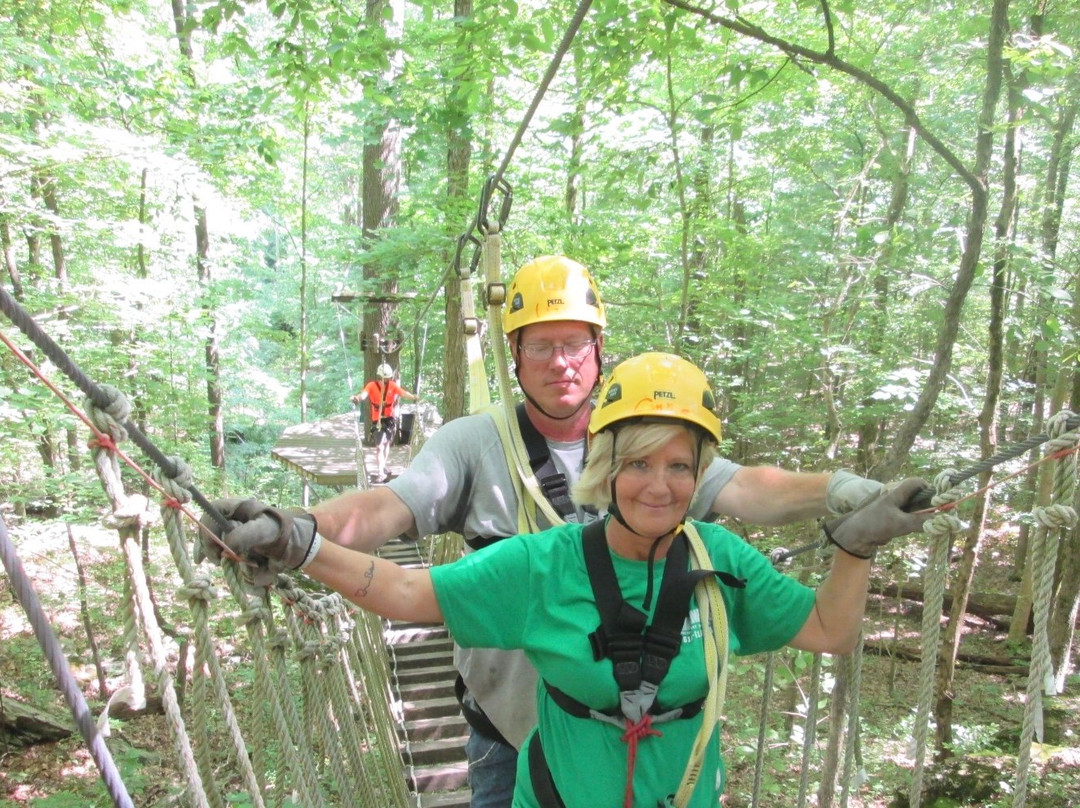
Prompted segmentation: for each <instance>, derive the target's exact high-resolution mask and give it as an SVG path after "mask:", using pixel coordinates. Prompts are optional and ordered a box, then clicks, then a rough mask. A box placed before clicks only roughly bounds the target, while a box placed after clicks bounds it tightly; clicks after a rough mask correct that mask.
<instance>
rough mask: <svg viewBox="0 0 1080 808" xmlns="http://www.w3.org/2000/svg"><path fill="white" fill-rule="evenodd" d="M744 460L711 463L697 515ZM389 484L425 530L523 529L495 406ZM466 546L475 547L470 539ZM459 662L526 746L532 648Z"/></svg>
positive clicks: (531, 717)
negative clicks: (493, 411) (528, 655)
mask: <svg viewBox="0 0 1080 808" xmlns="http://www.w3.org/2000/svg"><path fill="white" fill-rule="evenodd" d="M581 443H582V444H583V443H584V441H581ZM554 447H555V448H556V450H557V452H558V453H557V457H560V458H565V457H567V455H568V454H569V455H570V456H573V454H574V449H573V447H572V446H571V445H570V444H566V443H555V444H554ZM578 456H579V457H581V456H583V452H579V453H578ZM739 468H740V466H739V465H738V464H737V463H733V462H731V461H730V460H725V459H723V458H717V459H716V460H715V461H714V462H713V463H712V465H710V466H709V468H708V469H706V471H705V475H704V478H703V479H702V482H701V486H700V487H699V489H698V493H697V497H696V498H695V499H694V502H693V504H692V505H691V506H690V515H691V517H693V518H695V519H701V518H702V517H704V516H705V514H706V513H708V511H709V508H710V506H711V505H712V502H713V500H715V499H716V495H717V494H718V493H719V492H720V489H721V488H723V487H724V486H725V485H727V483H728V482H729V481H730V480H731V478H732V476H733V475H734V474H735V472H736V471H738V469H739ZM514 473H515V474H516V472H514ZM579 473H580V469H578V470H577V471H576V472H575V473H574V474H573V475H568V476H570V477H572V478H576V477H577V475H578V474H579ZM388 487H389V488H390V490H392V491H393V492H394V493H395V494H397V495H398V496H399V497H400V498H401V500H402V501H403V502H404V503H405V505H406V506H407V507H408V508H409V510H410V511H412V514H413V519H414V520H415V521H416V530H417V535H418V536H429V535H434V534H437V533H445V532H447V531H454V532H456V533H460V534H462V535H463V536H465V538H466V539H472V538H477V537H483V538H493V537H505V536H512V535H514V534H516V533H517V524H518V519H517V509H518V500H517V493H516V490H517V489H516V488H515V485H514V480H513V478H512V477H511V471H510V469H509V467H508V466H507V463H506V453H505V452H504V451H503V448H502V444H501V443H500V440H499V432H498V428H497V427H496V426H495V421H494V419H493V418H492V416H491V415H489V414H488V413H479V414H477V415H469V416H466V417H464V418H458V419H455V420H453V421H450V422H449V423H447V424H445V425H444V426H443V427H442V428H440V429H439V430H438V431H436V432H435V434H434V435H432V436H431V437H430V438H429V439H428V440H427V442H426V443H425V444H424V446H423V448H422V449H421V450H420V451H419V452H418V453H417V454H416V456H415V457H414V458H413V460H412V463H411V464H410V465H409V467H408V469H406V471H405V472H404V473H403V474H402V475H401V476H400V477H397V478H396V479H394V480H392V481H391V482H390V483H389V485H388ZM538 516H539V518H540V520H541V522H542V524H541V527H542V528H545V527H550V525H548V524H546V522H545V521H544V517H543V514H542V513H541V512H539V511H538ZM466 552H470V550H469V548H468V547H467V546H466ZM508 583H510V582H508ZM454 664H455V665H456V666H457V669H458V671H459V672H460V673H461V676H462V678H463V679H464V680H465V684H466V686H467V687H468V688H469V692H470V693H471V694H472V697H473V698H474V699H475V700H476V702H477V704H479V705H480V707H481V708H482V709H483V711H484V712H485V713H486V714H487V716H488V718H490V719H491V722H492V723H493V724H494V725H495V727H496V728H497V729H498V730H499V732H501V733H502V734H503V737H504V738H506V739H507V740H508V741H509V742H510V743H512V744H513V745H514V746H515V747H517V748H520V747H521V744H522V742H523V741H524V740H525V737H526V735H527V734H528V732H529V730H531V729H532V727H533V725H534V724H536V687H537V678H538V677H537V674H536V671H535V669H534V668H533V667H532V665H531V664H530V663H529V662H528V660H526V659H525V655H524V654H523V653H522V652H521V651H500V650H497V649H493V648H467V649H466V648H455V649H454Z"/></svg>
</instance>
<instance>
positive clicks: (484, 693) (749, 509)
mask: <svg viewBox="0 0 1080 808" xmlns="http://www.w3.org/2000/svg"><path fill="white" fill-rule="evenodd" d="M606 325H607V315H606V314H605V311H604V306H603V303H602V302H601V300H600V294H599V291H598V290H597V288H596V284H595V282H594V281H593V279H592V276H591V275H590V274H589V272H588V270H586V269H585V267H583V266H582V265H581V264H579V263H577V262H576V261H573V260H571V259H569V258H565V257H562V256H545V257H542V258H537V259H535V260H533V261H530V262H529V263H527V264H525V265H524V266H522V267H521V268H520V269H519V270H518V272H517V274H516V275H515V277H514V279H513V281H512V282H511V284H510V287H509V290H508V294H507V302H506V306H505V310H504V315H503V327H504V331H505V332H506V337H507V342H508V345H509V348H510V353H511V355H512V357H513V361H514V371H515V375H516V376H517V380H518V383H519V384H520V386H521V391H522V394H523V396H524V398H525V402H524V417H525V418H527V424H523V426H524V427H526V428H528V429H530V430H535V431H536V432H537V433H539V435H541V436H542V437H543V440H544V442H545V443H546V447H547V450H548V452H549V453H550V460H551V461H553V463H554V466H555V468H556V469H557V471H558V473H559V474H561V475H562V476H564V477H565V482H566V485H567V487H572V485H573V483H574V482H575V481H576V480H577V478H578V476H579V475H580V473H581V469H582V468H583V466H584V456H585V434H586V429H587V426H588V423H589V417H590V415H591V412H592V407H591V399H592V393H593V390H594V389H595V388H596V387H597V386H598V385H599V383H600V380H601V375H602V364H601V354H602V349H603V340H604V335H603V329H604V327H605V326H606ZM495 417H496V416H494V415H493V414H491V413H488V412H484V413H479V414H475V415H469V416H466V417H463V418H458V419H456V420H454V421H450V422H448V423H447V424H445V425H444V426H442V427H441V428H440V429H439V430H438V431H436V433H435V434H434V435H432V437H431V438H429V439H428V441H427V442H426V443H425V444H424V446H423V448H422V449H421V450H420V451H419V452H418V453H417V454H416V456H415V457H414V458H413V461H412V463H411V465H410V466H409V467H408V468H407V469H406V470H405V471H404V472H403V473H402V474H401V475H400V476H399V477H397V478H395V479H393V480H391V481H390V482H389V483H388V484H387V485H385V486H380V487H378V488H375V489H372V490H369V491H355V492H351V493H347V494H343V495H341V496H339V497H336V498H334V499H331V500H329V501H327V502H324V503H321V504H319V505H316V506H315V507H314V508H312V509H311V517H314V519H312V518H310V517H300V518H296V517H294V518H292V519H290V520H279V521H275V520H273V519H270V520H267V521H266V524H267V529H268V530H278V525H284V524H288V525H289V526H290V527H289V528H288V529H289V530H291V531H299V532H305V531H306V532H305V534H304V535H302V536H300V535H291V536H285V535H282V536H281V537H280V538H281V540H283V541H291V542H295V543H298V544H304V543H305V542H307V544H305V546H306V547H308V548H310V544H311V542H314V540H315V536H314V534H315V531H316V529H317V531H318V534H319V535H320V536H322V537H324V538H325V539H327V540H329V541H333V542H335V543H337V544H341V545H344V546H346V547H351V548H353V549H357V550H362V551H365V552H372V551H374V550H376V549H377V548H379V547H381V546H382V545H383V544H385V543H386V542H388V541H390V540H391V539H393V538H395V537H397V536H402V535H405V536H410V537H413V538H417V537H420V536H426V535H434V534H438V533H445V532H447V531H455V532H457V533H460V534H462V535H463V536H464V537H465V541H466V544H467V545H468V546H467V549H466V552H473V551H475V550H477V549H481V548H482V547H484V546H486V545H488V544H491V543H493V542H495V541H498V540H499V539H501V538H505V537H508V536H512V535H515V534H517V533H520V532H521V530H520V529H519V524H520V522H519V508H521V507H523V494H522V487H521V482H520V480H518V479H517V472H516V471H515V470H512V469H511V468H510V467H509V465H508V461H507V453H506V451H505V448H504V447H503V445H502V442H501V439H500V429H499V426H498V425H497V424H496V421H495ZM523 431H524V429H523ZM880 487H881V486H880V483H877V482H873V481H870V480H864V479H863V478H861V477H858V476H856V475H855V474H852V473H850V472H846V471H840V472H836V473H834V474H828V473H823V474H805V473H795V472H789V471H784V470H783V469H778V468H774V467H771V466H755V467H749V466H740V465H738V464H736V463H733V462H731V461H729V460H724V459H717V460H716V461H714V462H713V464H712V465H711V466H710V467H709V468H708V469H707V471H706V472H705V474H704V476H703V479H702V483H701V488H700V490H699V493H698V496H697V499H696V500H695V502H694V504H693V506H692V508H691V511H690V515H691V516H693V517H694V518H698V519H700V518H703V517H705V516H706V515H707V514H710V513H716V514H723V515H726V516H729V517H737V518H739V519H743V520H746V521H749V522H753V523H756V524H762V525H778V524H784V523H787V522H793V521H798V520H804V519H810V518H816V517H819V516H824V515H826V514H827V513H830V512H831V513H840V512H844V511H847V510H850V509H851V508H853V507H854V506H856V505H857V504H859V503H860V502H861V501H862V500H863V499H864V498H866V497H867V496H869V495H870V494H873V493H875V492H876V491H878V490H879V489H880ZM526 496H527V495H526ZM238 502H239V501H235V502H234V501H226V502H222V503H219V507H221V509H222V511H223V512H226V511H227V512H226V513H225V515H226V516H227V517H229V518H233V516H232V515H233V511H234V510H235V508H236V504H237V503H238ZM242 512H243V513H253V512H254V513H258V512H259V511H258V509H254V510H253V509H251V508H250V507H248V508H245V509H244V510H243V511H242ZM564 518H565V519H566V520H567V521H574V520H577V521H589V520H591V519H593V518H596V517H595V514H592V513H589V512H585V511H583V510H582V509H581V508H576V507H573V506H572V509H571V510H570V511H569V512H567V513H566V515H565V517H564ZM540 521H541V522H542V524H541V525H540V527H541V528H544V527H548V526H549V525H548V524H547V521H548V520H546V519H544V518H543V515H542V514H541V515H540ZM302 555H303V553H301V556H302ZM507 585H508V586H512V585H514V582H513V581H507ZM454 659H455V665H456V667H457V669H458V671H459V672H460V674H461V676H460V678H459V682H458V693H459V699H460V700H461V702H462V709H463V712H464V713H465V716H466V718H467V719H468V721H469V723H470V726H471V727H472V732H471V735H470V739H469V741H468V744H467V748H466V752H467V755H468V759H469V782H470V785H471V787H472V806H473V808H508V807H509V806H510V804H511V797H512V795H513V791H514V780H515V770H516V766H517V750H518V748H520V746H521V743H522V741H523V740H524V739H525V737H526V735H527V734H528V732H529V730H530V729H531V728H532V726H533V725H534V724H535V723H536V699H535V695H536V685H537V675H536V672H535V670H534V669H533V668H532V666H531V665H530V664H529V662H528V661H527V660H526V659H525V656H524V655H523V654H522V653H521V652H520V651H501V650H496V649H484V648H471V649H461V648H458V649H456V650H455V657H454Z"/></svg>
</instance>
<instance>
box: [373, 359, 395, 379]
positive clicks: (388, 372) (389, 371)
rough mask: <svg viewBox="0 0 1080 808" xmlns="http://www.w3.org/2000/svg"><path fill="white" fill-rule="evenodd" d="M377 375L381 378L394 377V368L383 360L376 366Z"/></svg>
mask: <svg viewBox="0 0 1080 808" xmlns="http://www.w3.org/2000/svg"><path fill="white" fill-rule="evenodd" d="M375 376H376V377H377V378H380V379H392V378H394V369H393V368H392V367H390V366H389V365H388V364H386V363H385V362H383V363H382V364H381V365H379V366H378V367H377V368H375Z"/></svg>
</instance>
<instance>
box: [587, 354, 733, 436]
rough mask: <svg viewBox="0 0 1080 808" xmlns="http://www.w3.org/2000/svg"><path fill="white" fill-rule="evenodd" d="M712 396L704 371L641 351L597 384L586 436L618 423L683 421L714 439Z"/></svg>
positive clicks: (716, 432) (716, 425)
mask: <svg viewBox="0 0 1080 808" xmlns="http://www.w3.org/2000/svg"><path fill="white" fill-rule="evenodd" d="M715 409H716V398H715V396H713V392H712V388H711V387H709V381H708V379H706V378H705V374H704V373H702V372H701V370H699V369H698V368H697V366H695V365H694V364H693V363H691V362H688V361H687V360H685V359H683V358H682V357H679V356H675V355H674V354H668V353H656V352H653V353H643V354H639V355H638V356H635V357H633V358H631V359H627V360H626V361H625V362H620V363H619V364H618V365H616V366H615V369H614V370H613V371H611V376H609V377H608V379H607V381H605V382H604V386H603V387H601V388H600V395H599V397H598V400H597V405H596V409H594V410H593V413H592V417H591V418H590V419H589V437H590V438H591V437H593V436H594V435H596V434H597V433H598V432H600V431H602V430H604V429H609V428H611V427H612V426H613V425H615V424H621V423H623V422H627V423H633V422H635V421H639V422H640V421H647V422H650V423H656V422H663V421H665V420H668V419H670V420H678V421H686V422H688V423H689V424H691V425H693V426H696V427H700V428H701V429H703V430H704V431H705V433H706V434H707V435H708V436H709V437H710V438H711V439H712V440H714V441H716V442H717V443H719V442H720V419H719V418H718V417H717V415H716V412H715Z"/></svg>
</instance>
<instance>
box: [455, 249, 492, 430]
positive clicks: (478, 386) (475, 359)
mask: <svg viewBox="0 0 1080 808" xmlns="http://www.w3.org/2000/svg"><path fill="white" fill-rule="evenodd" d="M459 277H460V280H461V323H462V328H463V330H464V332H465V361H466V362H467V364H468V368H469V412H471V413H478V412H480V411H481V410H483V409H485V408H486V407H487V406H488V405H489V404H491V396H490V394H489V393H488V384H487V370H485V368H484V349H483V348H482V347H481V345H480V319H479V318H478V317H477V316H476V303H475V301H474V300H473V285H472V271H471V270H470V268H468V267H465V268H464V269H462V270H461V272H460V275H459Z"/></svg>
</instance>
